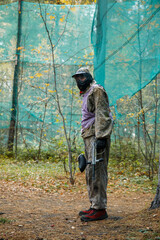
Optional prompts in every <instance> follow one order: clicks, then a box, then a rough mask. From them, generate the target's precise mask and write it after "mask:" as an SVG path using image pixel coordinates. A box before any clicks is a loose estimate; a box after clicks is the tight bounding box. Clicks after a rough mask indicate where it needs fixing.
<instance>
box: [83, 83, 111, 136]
mask: <svg viewBox="0 0 160 240" xmlns="http://www.w3.org/2000/svg"><path fill="white" fill-rule="evenodd" d="M93 85H94V87H93ZM86 91H89V94H88V98H87V109H88V111H89V112H92V113H95V122H94V123H93V124H92V125H91V126H90V127H89V128H87V129H84V130H83V131H82V137H83V138H87V137H90V136H94V135H95V137H96V138H108V137H109V136H110V135H111V132H112V126H113V123H112V119H111V117H110V109H109V100H108V95H107V93H106V91H105V90H104V88H103V87H102V86H100V85H98V84H95V81H94V82H93V84H92V85H91V86H90V88H89V89H87V90H86Z"/></svg>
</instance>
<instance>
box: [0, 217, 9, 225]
mask: <svg viewBox="0 0 160 240" xmlns="http://www.w3.org/2000/svg"><path fill="white" fill-rule="evenodd" d="M10 222H11V220H9V219H7V218H3V217H2V218H0V224H5V223H10Z"/></svg>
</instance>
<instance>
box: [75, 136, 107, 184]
mask: <svg viewBox="0 0 160 240" xmlns="http://www.w3.org/2000/svg"><path fill="white" fill-rule="evenodd" d="M102 161H103V158H100V159H97V145H96V140H94V142H93V144H92V161H90V162H87V161H86V158H85V156H84V154H80V155H79V157H78V162H79V169H80V171H81V172H83V171H84V170H85V168H86V166H87V164H91V165H92V179H93V180H95V166H96V163H97V162H102Z"/></svg>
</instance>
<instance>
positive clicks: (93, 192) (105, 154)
mask: <svg viewBox="0 0 160 240" xmlns="http://www.w3.org/2000/svg"><path fill="white" fill-rule="evenodd" d="M83 140H84V144H85V155H86V159H87V161H92V147H93V142H94V141H95V137H94V136H91V137H88V138H84V139H83ZM109 149H110V138H108V139H107V144H106V148H105V149H103V150H100V151H99V152H97V159H99V158H103V159H104V160H103V161H102V162H98V163H96V166H95V179H94V180H93V179H92V165H91V164H88V165H87V167H86V184H87V190H88V195H89V200H90V203H91V208H94V209H105V208H106V206H107V183H108V173H107V166H108V159H109Z"/></svg>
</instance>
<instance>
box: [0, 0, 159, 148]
mask: <svg viewBox="0 0 160 240" xmlns="http://www.w3.org/2000/svg"><path fill="white" fill-rule="evenodd" d="M21 4H22V6H21V7H22V8H21V11H19V10H18V2H17V1H15V2H13V3H11V4H2V5H0V25H1V29H0V62H1V64H0V131H1V134H0V142H1V145H6V144H7V141H8V131H9V125H10V116H11V112H12V111H13V109H12V95H13V82H14V81H13V80H14V74H15V65H16V64H17V59H18V61H19V63H20V65H19V72H18V103H17V116H16V118H17V125H16V129H17V132H16V134H17V135H16V139H17V141H18V145H19V146H24V144H25V146H26V145H28V146H35V147H36V146H37V145H38V144H39V141H40V140H42V143H43V144H42V145H43V147H44V148H48V146H50V145H52V144H53V142H54V139H57V138H60V137H64V127H66V129H67V135H68V137H70V136H74V138H76V137H79V136H80V121H81V100H80V98H79V93H78V90H77V87H76V84H75V82H74V81H73V80H72V79H71V76H72V74H73V73H75V71H76V70H77V69H78V68H79V67H81V66H88V67H89V68H90V71H91V73H93V74H94V77H95V79H96V81H97V83H99V84H101V85H102V86H104V88H105V89H106V91H107V93H108V95H109V99H110V105H111V106H112V113H113V115H114V118H115V119H116V121H115V127H114V132H113V137H114V136H115V134H119V135H121V136H124V137H127V138H128V137H132V138H135V136H137V135H138V134H140V135H141V136H143V114H144V113H145V117H146V121H147V123H148V129H149V130H148V132H149V133H150V134H151V135H152V136H154V135H155V128H154V126H155V120H156V122H157V125H156V131H157V132H156V133H157V135H160V134H159V129H160V127H159V120H160V119H159V117H160V116H159V112H160V111H159V90H160V86H159V77H158V73H159V69H160V57H159V56H160V52H159V51H160V50H159V49H160V48H159V45H160V42H159V39H160V38H159V29H160V28H159V22H160V14H159V13H160V4H159V1H158V0H155V1H152V0H145V1H140V0H134V1H122V0H119V1H118V0H117V1H114V0H105V1H102V0H99V1H98V2H97V4H96V5H95V4H90V5H55V4H42V3H41V4H39V3H33V2H32V3H31V2H27V1H26V2H25V1H22V2H21ZM18 20H20V24H19V21H18ZM18 37H19V44H18V45H17V39H18ZM93 69H94V72H93ZM156 76H157V78H156ZM154 79H157V80H156V81H153V80H154ZM147 85H148V86H147ZM145 86H147V88H144V87H145ZM143 88H144V89H143ZM141 89H143V91H142V92H141V94H143V97H142V98H141V95H140V93H139V91H140V90H141ZM136 93H137V94H136ZM133 95H134V97H132V98H130V97H131V96H133ZM57 96H58V99H57ZM155 99H157V100H155ZM57 100H58V102H57ZM142 101H143V106H142V104H141V103H142ZM58 106H60V109H61V111H59V108H58ZM61 113H62V114H61ZM62 115H63V116H62ZM64 124H65V126H64ZM116 136H117V135H116Z"/></svg>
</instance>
